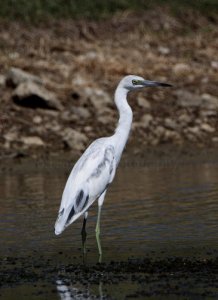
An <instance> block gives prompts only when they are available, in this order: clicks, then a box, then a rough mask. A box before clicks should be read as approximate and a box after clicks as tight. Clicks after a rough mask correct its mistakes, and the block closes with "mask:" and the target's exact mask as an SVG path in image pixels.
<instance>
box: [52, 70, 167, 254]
mask: <svg viewBox="0 0 218 300" xmlns="http://www.w3.org/2000/svg"><path fill="white" fill-rule="evenodd" d="M157 86H162V87H168V86H171V85H170V84H167V83H162V82H157V81H149V80H145V79H144V78H142V77H139V76H134V75H128V76H125V77H124V78H123V79H122V80H121V81H120V83H119V84H118V87H117V89H116V91H115V104H116V106H117V109H118V111H119V122H118V125H117V128H116V130H115V133H114V134H113V135H112V136H110V137H103V138H99V139H97V140H95V141H94V142H93V143H91V145H90V146H89V147H88V148H87V149H86V151H85V152H84V153H83V155H82V156H81V157H80V159H79V160H78V161H77V163H76V164H75V166H74V168H73V169H72V171H71V173H70V176H69V178H68V180H67V183H66V186H65V189H64V192H63V196H62V201H61V205H60V209H59V213H58V218H57V221H56V223H55V234H56V235H59V234H60V233H62V232H63V230H64V229H65V228H66V227H68V226H69V225H70V224H71V223H73V222H74V221H75V220H76V219H78V218H79V217H80V216H81V215H84V220H83V227H82V232H81V234H82V240H83V245H84V243H85V238H86V231H85V226H86V219H87V217H88V209H89V207H90V206H91V205H92V203H93V202H94V201H95V200H96V199H98V217H97V224H96V240H97V244H98V251H99V255H100V256H101V255H102V249H101V243H100V217H101V208H102V205H103V202H104V198H105V195H106V192H107V189H108V186H109V185H110V184H111V182H112V181H113V179H114V176H115V173H116V169H117V166H118V164H119V161H120V158H121V155H122V152H123V149H124V147H125V145H126V142H127V139H128V136H129V132H130V128H131V124H132V110H131V108H130V106H129V104H128V102H127V94H128V92H130V91H134V90H139V89H142V88H144V87H157Z"/></svg>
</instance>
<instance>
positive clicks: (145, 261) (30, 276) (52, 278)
mask: <svg viewBox="0 0 218 300" xmlns="http://www.w3.org/2000/svg"><path fill="white" fill-rule="evenodd" d="M59 256H60V257H63V256H64V254H63V253H62V252H60V253H59ZM209 256H210V254H209ZM59 261H60V259H59ZM0 277H1V280H0V287H1V288H4V287H15V286H17V285H22V284H25V283H28V284H32V285H33V286H36V285H37V283H40V282H42V281H43V283H44V284H46V283H50V284H53V285H54V288H51V291H50V293H54V294H57V291H58V293H59V294H66V293H67V294H68V296H69V297H68V298H66V299H71V298H70V295H71V296H72V297H73V296H75V294H78V295H80V297H83V298H80V299H85V298H89V299H94V298H95V299H98V298H100V297H101V296H97V295H90V294H89V295H88V294H87V292H84V291H82V290H80V289H78V290H75V289H73V288H72V286H74V285H76V284H78V283H79V284H80V285H82V286H87V285H101V286H103V287H104V285H106V286H111V288H113V286H115V285H119V284H120V283H122V282H123V283H125V284H127V285H130V284H135V285H137V289H136V290H134V292H133V291H129V293H126V295H125V299H136V298H141V297H152V296H168V297H169V296H170V295H171V296H174V297H179V296H183V297H188V299H192V298H193V299H194V297H198V298H195V299H201V298H202V297H209V298H208V299H210V298H211V299H217V297H218V285H217V279H218V252H216V253H213V255H212V254H211V258H196V259H195V258H192V259H190V258H183V257H166V258H155V259H153V258H151V257H144V258H140V259H139V258H129V259H127V260H125V261H124V260H123V261H109V262H107V263H104V262H102V263H96V264H92V265H88V264H86V263H82V264H80V263H67V264H61V263H55V261H54V260H52V259H49V258H46V257H43V256H40V257H35V256H28V257H5V258H3V259H1V263H0ZM103 289H104V288H103ZM0 294H1V292H0ZM37 294H38V295H43V294H44V290H43V286H41V289H40V288H39V289H38V290H37ZM72 299H74V298H72ZM75 299H77V298H75ZM103 299H114V298H113V297H111V295H107V294H104V296H103ZM161 299H162V298H161Z"/></svg>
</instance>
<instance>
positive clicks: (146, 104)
mask: <svg viewBox="0 0 218 300" xmlns="http://www.w3.org/2000/svg"><path fill="white" fill-rule="evenodd" d="M137 103H138V105H139V106H140V107H142V108H145V109H147V110H149V109H150V108H151V104H150V103H149V102H148V100H146V99H145V98H144V97H142V96H139V97H138V98H137Z"/></svg>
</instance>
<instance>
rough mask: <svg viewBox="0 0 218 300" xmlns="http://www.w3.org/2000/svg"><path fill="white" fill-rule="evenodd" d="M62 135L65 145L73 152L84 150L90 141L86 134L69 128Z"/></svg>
mask: <svg viewBox="0 0 218 300" xmlns="http://www.w3.org/2000/svg"><path fill="white" fill-rule="evenodd" d="M61 135H62V137H63V142H64V144H65V145H66V146H67V147H68V148H70V149H72V150H77V151H82V150H84V147H85V143H87V141H88V139H87V136H86V135H85V134H83V133H81V132H78V131H76V130H75V129H72V128H69V127H67V128H65V129H64V130H63V131H62V133H61Z"/></svg>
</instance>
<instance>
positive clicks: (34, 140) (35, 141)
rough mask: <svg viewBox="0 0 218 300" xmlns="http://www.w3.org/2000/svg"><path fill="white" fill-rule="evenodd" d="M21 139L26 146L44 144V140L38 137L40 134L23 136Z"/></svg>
mask: <svg viewBox="0 0 218 300" xmlns="http://www.w3.org/2000/svg"><path fill="white" fill-rule="evenodd" d="M21 141H22V142H23V144H24V145H26V146H30V147H31V146H44V145H45V144H44V142H43V140H42V139H41V138H40V137H38V136H27V137H22V138H21Z"/></svg>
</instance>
